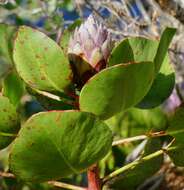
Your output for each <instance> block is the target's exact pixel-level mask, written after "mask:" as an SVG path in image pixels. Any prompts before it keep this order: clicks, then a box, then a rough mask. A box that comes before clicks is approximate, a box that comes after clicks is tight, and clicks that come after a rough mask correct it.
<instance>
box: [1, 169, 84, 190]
mask: <svg viewBox="0 0 184 190" xmlns="http://www.w3.org/2000/svg"><path fill="white" fill-rule="evenodd" d="M0 177H5V178H13V179H15V178H16V177H15V175H14V174H12V173H7V172H2V171H0ZM47 183H48V184H49V185H53V186H54V187H59V188H65V189H70V190H87V189H86V188H84V187H79V186H75V185H71V184H67V183H63V182H58V181H48V182H47Z"/></svg>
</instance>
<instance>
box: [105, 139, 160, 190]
mask: <svg viewBox="0 0 184 190" xmlns="http://www.w3.org/2000/svg"><path fill="white" fill-rule="evenodd" d="M159 149H161V142H160V140H159V139H158V138H157V139H150V140H149V141H148V142H147V144H146V147H145V150H144V153H143V154H142V156H141V157H144V156H147V155H149V154H151V153H154V152H155V151H157V150H159ZM162 163H163V156H162V155H161V156H158V157H155V158H152V159H150V160H147V161H144V162H142V163H140V164H138V165H137V166H135V167H133V168H132V169H131V170H129V171H127V172H124V173H122V175H120V176H117V177H115V178H114V179H112V180H110V181H109V182H107V184H106V188H104V189H113V190H120V189H128V190H135V189H137V187H138V186H139V185H141V184H142V183H143V182H144V181H145V180H146V179H148V178H149V177H151V176H152V175H153V174H154V173H156V172H157V171H158V170H159V169H160V167H161V166H162Z"/></svg>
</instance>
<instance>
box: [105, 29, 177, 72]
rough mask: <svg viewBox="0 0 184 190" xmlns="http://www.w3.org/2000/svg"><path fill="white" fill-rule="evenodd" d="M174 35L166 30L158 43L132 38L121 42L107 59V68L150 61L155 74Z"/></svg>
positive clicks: (173, 32)
mask: <svg viewBox="0 0 184 190" xmlns="http://www.w3.org/2000/svg"><path fill="white" fill-rule="evenodd" d="M175 33H176V29H174V28H166V29H165V30H164V32H163V34H162V36H161V39H160V42H158V41H156V40H155V41H154V40H149V39H146V38H142V37H133V38H128V39H125V40H123V41H121V42H120V43H119V44H118V45H117V46H116V47H114V48H113V51H112V53H111V55H110V58H109V63H108V64H109V66H112V65H116V64H120V63H128V62H142V61H144V62H145V61H151V62H154V63H155V71H156V74H157V73H158V72H159V70H160V68H161V66H162V63H163V62H164V59H165V57H166V55H167V52H168V47H169V45H170V42H171V40H172V38H173V36H174V34H175Z"/></svg>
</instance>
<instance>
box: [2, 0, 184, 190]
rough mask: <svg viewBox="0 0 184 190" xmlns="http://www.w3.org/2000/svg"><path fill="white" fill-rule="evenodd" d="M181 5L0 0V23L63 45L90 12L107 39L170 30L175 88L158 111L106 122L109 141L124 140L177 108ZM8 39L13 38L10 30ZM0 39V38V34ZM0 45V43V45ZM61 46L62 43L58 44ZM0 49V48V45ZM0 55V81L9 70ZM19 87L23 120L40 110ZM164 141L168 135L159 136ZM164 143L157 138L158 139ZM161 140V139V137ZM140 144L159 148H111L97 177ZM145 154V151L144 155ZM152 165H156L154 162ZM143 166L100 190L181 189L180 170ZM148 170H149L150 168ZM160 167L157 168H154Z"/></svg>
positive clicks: (14, 185)
mask: <svg viewBox="0 0 184 190" xmlns="http://www.w3.org/2000/svg"><path fill="white" fill-rule="evenodd" d="M183 10H184V4H183V3H182V1H176V0H170V1H169V0H168V1H167V0H162V1H159V0H158V1H156V0H142V1H141V0H130V1H129V0H99V1H98V0H75V1H72V0H37V1H34V0H9V1H8V0H0V23H6V24H9V25H14V26H16V27H18V26H20V25H28V26H32V27H35V28H38V29H40V30H41V31H43V32H44V33H46V34H47V35H49V36H50V37H51V38H53V39H54V40H56V41H57V42H58V43H60V41H61V42H62V43H67V40H66V39H68V38H67V37H66V36H69V35H70V34H71V31H72V30H73V28H75V26H77V25H79V24H80V23H81V21H82V20H83V19H85V18H87V17H88V16H89V15H90V14H91V13H93V14H96V16H97V17H98V19H99V20H101V21H102V22H104V24H105V25H106V26H107V28H108V30H109V31H110V32H111V34H112V35H113V39H114V41H118V40H119V39H122V38H125V37H128V36H137V35H139V36H145V37H149V38H152V39H157V38H159V36H160V34H161V32H162V31H163V29H164V28H165V27H166V26H172V27H176V28H177V29H178V32H177V35H176V37H175V39H174V42H173V44H172V47H171V48H170V58H171V64H172V65H173V66H174V68H175V70H176V87H175V90H174V91H173V94H172V95H171V97H170V98H169V99H168V100H167V101H166V102H165V103H164V104H163V105H162V106H160V107H157V108H154V109H151V110H140V109H137V108H132V109H130V110H128V111H127V112H126V113H120V114H118V115H117V116H115V117H113V118H111V119H109V120H108V121H106V122H107V123H108V125H109V126H110V128H111V129H112V131H113V134H114V138H115V139H119V138H128V137H132V136H137V135H144V134H149V133H150V132H153V131H161V130H164V129H165V127H167V120H168V119H169V116H170V115H171V114H172V112H173V111H174V109H175V108H176V107H177V106H179V105H180V103H181V102H182V101H183V97H184V90H183V89H184V83H183V77H184V45H183V44H184V43H183V42H184V40H183V39H184V36H183V35H184V33H183V31H184V26H183V24H184V16H183ZM12 35H15V33H14V31H13V33H12ZM0 39H1V36H0ZM0 43H1V41H0ZM61 46H62V44H61ZM0 47H1V45H0ZM6 62H7V60H6V59H4V57H3V54H2V52H1V51H0V78H1V79H2V78H4V77H5V76H6V74H7V72H8V71H9V67H7V64H6ZM28 91H29V90H27V89H26V90H25V89H24V96H23V98H22V100H21V105H20V112H21V113H23V116H22V117H23V120H25V119H26V118H28V117H29V116H31V115H32V114H34V113H36V112H39V111H42V110H44V108H43V106H42V103H40V102H39V97H35V96H33V95H30V93H28ZM164 138H169V137H164ZM163 140H165V139H161V141H163ZM166 140H167V139H166ZM145 146H148V147H149V146H153V147H155V149H159V148H160V145H159V144H155V142H154V141H152V142H150V143H147V140H143V141H142V142H141V143H140V141H138V142H136V143H127V144H125V145H124V146H122V147H121V146H118V147H113V148H112V151H111V152H110V153H109V154H108V155H107V156H106V157H105V158H104V159H103V160H102V161H101V162H100V175H101V176H104V175H106V174H108V173H109V172H112V171H113V170H115V169H117V168H119V167H121V166H122V165H124V164H126V163H129V162H131V161H133V160H135V159H136V158H137V157H139V156H140V155H141V154H148V153H147V152H144V153H143V152H142V150H143V149H144V148H145ZM9 148H10V147H8V148H7V149H5V150H3V151H1V152H0V171H1V170H2V171H4V170H5V171H8V166H7V162H8V153H9V151H8V150H9ZM148 152H149V151H148ZM155 161H156V162H155ZM145 164H147V166H146V167H144V168H146V169H144V170H143V171H142V168H140V167H137V168H135V169H134V170H133V172H132V173H131V172H130V173H127V174H126V175H125V176H120V177H119V178H118V179H116V180H115V181H112V182H111V183H110V184H107V185H106V187H105V188H106V189H119V190H122V189H127V190H131V189H139V190H143V189H145V190H154V189H175V190H177V189H178V190H181V189H183V188H184V178H183V169H182V168H175V167H174V166H173V165H172V164H171V163H170V161H168V160H167V159H166V161H165V162H164V165H163V166H161V162H160V160H159V159H157V160H154V162H153V163H145ZM150 166H152V167H150ZM160 168H161V169H160ZM61 181H62V182H67V183H72V184H77V185H81V186H86V185H87V178H86V174H85V173H83V174H81V175H74V176H71V177H69V178H66V179H62V180H61ZM37 189H38V190H42V189H43V190H51V189H57V188H56V187H53V186H51V185H48V184H24V183H23V182H22V181H18V180H16V179H11V178H1V177H0V190H37Z"/></svg>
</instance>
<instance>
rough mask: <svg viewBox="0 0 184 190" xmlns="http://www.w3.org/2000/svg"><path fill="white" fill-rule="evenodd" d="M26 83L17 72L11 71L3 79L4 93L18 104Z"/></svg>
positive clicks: (13, 102)
mask: <svg viewBox="0 0 184 190" xmlns="http://www.w3.org/2000/svg"><path fill="white" fill-rule="evenodd" d="M24 90H25V89H24V83H23V81H22V80H21V79H20V77H19V76H18V75H17V73H16V72H11V73H10V74H9V75H7V76H6V78H5V79H4V81H3V92H2V93H3V95H4V96H6V97H8V98H9V100H10V102H11V103H12V104H13V105H15V106H17V105H18V104H19V103H20V99H21V97H22V95H23V93H24Z"/></svg>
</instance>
